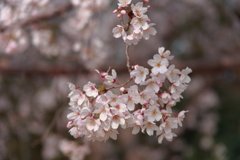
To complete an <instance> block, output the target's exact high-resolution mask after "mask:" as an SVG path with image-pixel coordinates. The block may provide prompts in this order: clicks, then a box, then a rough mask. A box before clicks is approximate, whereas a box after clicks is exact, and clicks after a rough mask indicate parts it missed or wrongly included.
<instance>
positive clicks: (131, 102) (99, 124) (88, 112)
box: [67, 47, 191, 143]
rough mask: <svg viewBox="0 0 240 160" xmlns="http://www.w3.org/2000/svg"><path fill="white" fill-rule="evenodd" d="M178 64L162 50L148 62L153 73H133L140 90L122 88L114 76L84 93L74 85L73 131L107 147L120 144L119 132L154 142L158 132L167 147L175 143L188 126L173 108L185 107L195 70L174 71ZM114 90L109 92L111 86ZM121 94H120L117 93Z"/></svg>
mask: <svg viewBox="0 0 240 160" xmlns="http://www.w3.org/2000/svg"><path fill="white" fill-rule="evenodd" d="M171 59H173V56H171V55H170V51H164V48H163V47H162V48H159V49H158V54H155V55H154V56H153V59H150V60H148V64H149V65H150V66H151V67H152V68H151V69H147V68H145V67H143V66H139V65H135V66H133V70H131V72H130V76H131V79H130V80H133V79H134V82H135V84H134V85H132V86H130V87H129V88H124V87H123V86H124V85H119V84H118V82H117V80H116V78H117V73H116V71H115V70H112V75H109V73H108V71H107V72H99V71H97V72H98V73H99V75H100V76H101V78H102V81H103V84H102V85H100V86H96V84H94V83H92V82H88V83H87V84H86V85H84V86H83V87H82V90H81V89H80V88H81V87H76V86H75V85H74V84H72V83H69V88H70V90H71V92H70V93H69V95H68V97H69V98H70V102H69V105H70V109H71V110H72V112H71V113H69V114H68V115H67V118H68V119H69V120H70V121H69V122H68V125H67V127H68V128H71V129H70V131H69V132H70V134H71V135H72V136H74V137H75V138H78V137H83V136H84V137H85V138H86V139H87V140H92V141H95V140H97V141H106V140H107V139H109V138H112V139H117V134H118V130H117V129H118V128H119V127H120V126H121V127H122V128H124V129H125V128H129V127H132V128H133V130H132V133H133V134H137V133H138V132H139V131H142V132H145V131H146V133H147V134H148V135H149V136H152V135H153V134H154V132H156V135H157V136H159V137H158V142H159V143H161V142H162V140H163V138H165V139H167V140H168V141H171V140H172V139H173V137H175V136H176V134H174V133H173V132H172V129H175V128H177V127H178V126H182V121H183V119H184V114H185V113H186V112H187V111H181V112H179V113H178V114H175V113H173V112H172V107H173V106H175V105H176V103H177V102H179V101H180V99H181V98H183V97H182V96H181V94H182V92H183V91H184V90H185V89H186V88H187V86H188V83H189V82H190V81H191V79H190V77H189V76H188V74H189V73H191V69H189V68H186V69H183V70H181V71H180V70H179V69H176V68H175V66H174V65H170V66H169V60H171ZM104 84H107V86H109V85H110V86H109V87H108V88H107V86H106V85H104ZM114 88H115V89H116V88H120V89H119V90H118V91H112V89H114Z"/></svg>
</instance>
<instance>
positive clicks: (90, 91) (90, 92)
mask: <svg viewBox="0 0 240 160" xmlns="http://www.w3.org/2000/svg"><path fill="white" fill-rule="evenodd" d="M83 90H84V91H85V92H86V95H87V96H89V97H96V96H97V95H98V90H97V89H96V88H95V84H93V83H91V82H88V84H86V85H84V86H83Z"/></svg>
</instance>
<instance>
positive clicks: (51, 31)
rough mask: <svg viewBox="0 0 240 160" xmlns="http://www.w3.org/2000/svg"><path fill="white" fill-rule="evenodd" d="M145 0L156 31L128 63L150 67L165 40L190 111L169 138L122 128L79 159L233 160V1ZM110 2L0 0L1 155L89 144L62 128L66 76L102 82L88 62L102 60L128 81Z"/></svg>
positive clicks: (239, 103) (238, 158)
mask: <svg viewBox="0 0 240 160" xmlns="http://www.w3.org/2000/svg"><path fill="white" fill-rule="evenodd" d="M133 2H134V3H135V2H137V1H136V0H135V1H133ZM148 4H149V5H150V6H151V8H150V9H149V11H148V12H147V14H148V16H149V18H150V19H151V22H152V23H156V26H155V28H156V30H157V35H156V36H151V37H150V39H149V40H148V41H146V40H143V39H142V40H141V41H140V42H139V44H138V45H136V46H131V47H130V50H129V53H130V62H131V64H132V65H133V64H136V63H138V64H140V65H143V66H146V67H148V65H147V60H148V59H150V58H152V56H153V55H154V54H157V53H158V52H157V50H158V47H162V46H164V47H165V48H166V49H167V50H170V51H171V52H172V55H174V56H175V58H174V60H173V61H172V62H171V64H175V65H176V67H177V68H179V69H184V68H186V67H190V68H192V70H193V73H191V74H190V76H191V78H192V82H191V83H190V85H189V87H188V89H187V90H186V92H185V93H184V99H182V101H181V102H180V103H178V104H177V106H175V107H174V110H175V111H180V110H189V113H187V114H186V119H185V121H184V122H183V127H182V128H178V129H177V130H175V133H177V135H178V137H176V138H174V140H173V141H172V142H167V141H166V140H164V141H163V144H158V143H157V137H155V136H152V137H149V136H147V135H146V134H142V133H140V134H138V135H132V134H131V129H127V130H122V129H120V130H119V132H120V134H119V136H118V139H117V140H116V141H113V140H108V141H107V142H105V143H104V142H101V143H99V142H94V143H92V142H90V143H89V145H90V152H91V153H90V154H89V155H87V156H86V157H83V159H85V160H149V159H151V160H240V1H239V0H178V1H175V0H155V1H154V0H150V2H149V3H148ZM116 7H117V1H116V0H72V1H70V0H1V1H0V159H1V160H32V159H34V160H67V159H69V156H67V155H64V153H63V152H61V151H60V149H59V148H61V147H60V146H61V144H63V142H66V143H68V142H69V144H74V145H76V146H77V145H79V146H81V145H82V144H85V143H86V142H85V141H84V140H83V139H81V138H80V139H76V140H75V139H74V138H73V137H71V136H70V135H69V133H68V129H67V128H66V124H67V118H66V115H67V114H68V113H70V110H69V109H68V101H69V99H68V97H67V95H68V93H69V89H68V85H67V82H72V83H74V84H76V85H79V86H81V85H84V84H86V83H87V82H88V81H92V82H94V83H100V82H101V78H100V77H99V76H98V74H97V73H96V72H95V71H94V70H95V69H98V70H101V71H107V69H108V68H109V66H110V67H111V68H114V69H115V70H116V71H117V73H118V77H119V81H120V82H124V81H125V80H126V79H128V77H129V75H128V71H127V68H126V58H125V54H124V50H125V44H124V43H123V40H122V39H115V38H114V37H113V36H112V29H113V28H114V27H115V26H116V25H117V24H120V22H119V19H118V18H117V17H116V16H117V15H115V14H113V13H112V11H113V10H114V9H115V8H116ZM72 141H74V142H72ZM79 154H81V152H79ZM72 159H73V158H72ZM75 159H76V160H80V159H82V158H81V156H79V157H78V158H75Z"/></svg>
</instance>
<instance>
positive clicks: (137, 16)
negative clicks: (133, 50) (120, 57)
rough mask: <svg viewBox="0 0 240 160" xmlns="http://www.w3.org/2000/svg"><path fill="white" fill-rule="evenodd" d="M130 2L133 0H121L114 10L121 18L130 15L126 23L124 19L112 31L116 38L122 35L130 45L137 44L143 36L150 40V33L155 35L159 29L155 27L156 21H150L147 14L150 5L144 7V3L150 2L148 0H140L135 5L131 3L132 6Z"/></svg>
mask: <svg viewBox="0 0 240 160" xmlns="http://www.w3.org/2000/svg"><path fill="white" fill-rule="evenodd" d="M130 3H131V0H119V3H118V9H116V10H114V11H113V13H119V14H118V17H119V18H122V17H123V15H128V21H127V22H126V24H124V22H123V19H122V25H117V27H115V28H113V31H112V32H113V36H114V37H115V38H119V37H122V38H123V40H124V42H125V43H127V44H128V45H132V44H134V45H136V44H138V41H139V40H140V39H141V38H142V37H143V38H144V39H146V40H148V39H149V37H150V35H155V34H156V33H157V31H156V29H155V28H153V26H154V25H155V24H154V23H150V24H149V23H148V22H150V19H149V18H148V16H147V15H146V14H145V13H146V12H147V10H148V8H150V6H147V7H144V6H143V4H144V3H148V0H144V1H143V2H138V3H136V4H135V5H134V4H131V7H130V6H129V5H130Z"/></svg>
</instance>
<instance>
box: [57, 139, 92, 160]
mask: <svg viewBox="0 0 240 160" xmlns="http://www.w3.org/2000/svg"><path fill="white" fill-rule="evenodd" d="M59 149H60V150H61V151H62V153H63V154H64V155H66V156H68V157H69V159H70V160H83V159H84V157H85V156H87V155H89V154H90V148H89V146H88V145H87V144H83V145H78V144H77V143H76V142H73V141H68V140H65V139H64V140H61V141H60V144H59Z"/></svg>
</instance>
